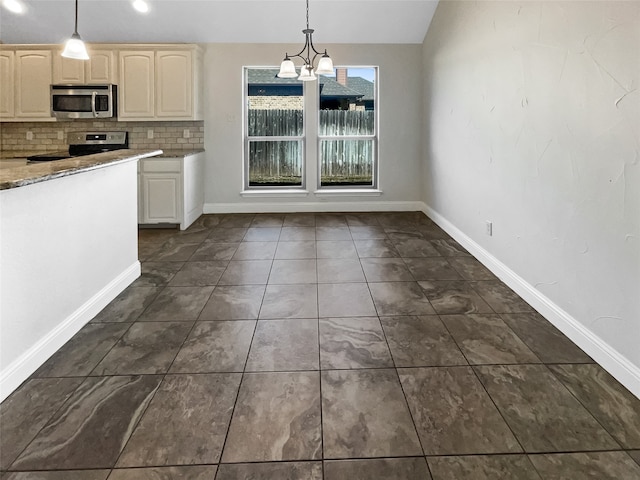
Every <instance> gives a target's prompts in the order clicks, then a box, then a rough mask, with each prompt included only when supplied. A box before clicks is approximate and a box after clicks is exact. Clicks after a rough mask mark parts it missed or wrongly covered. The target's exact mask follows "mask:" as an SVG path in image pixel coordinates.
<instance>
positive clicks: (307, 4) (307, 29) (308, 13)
mask: <svg viewBox="0 0 640 480" xmlns="http://www.w3.org/2000/svg"><path fill="white" fill-rule="evenodd" d="M308 29H309V0H307V30H308Z"/></svg>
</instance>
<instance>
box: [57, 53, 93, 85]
mask: <svg viewBox="0 0 640 480" xmlns="http://www.w3.org/2000/svg"><path fill="white" fill-rule="evenodd" d="M86 63H87V60H76V59H75V58H65V57H63V56H62V55H61V51H58V52H55V51H54V52H53V83H59V84H67V83H71V84H76V83H84V69H85V64H86Z"/></svg>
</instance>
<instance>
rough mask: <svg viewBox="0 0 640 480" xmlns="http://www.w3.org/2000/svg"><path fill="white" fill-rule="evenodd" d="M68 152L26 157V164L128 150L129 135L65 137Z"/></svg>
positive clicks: (105, 133)
mask: <svg viewBox="0 0 640 480" xmlns="http://www.w3.org/2000/svg"><path fill="white" fill-rule="evenodd" d="M67 143H68V144H69V150H67V151H61V152H47V153H42V154H40V155H32V156H30V157H27V162H29V163H36V162H51V161H54V160H64V159H65V158H73V157H80V156H83V155H91V154H93V153H102V152H111V151H113V150H121V149H123V148H129V134H128V133H127V132H77V133H70V134H69V135H68V136H67Z"/></svg>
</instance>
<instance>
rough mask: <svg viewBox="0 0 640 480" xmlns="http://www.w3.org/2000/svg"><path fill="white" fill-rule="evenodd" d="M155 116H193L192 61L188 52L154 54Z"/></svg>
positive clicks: (160, 52)
mask: <svg viewBox="0 0 640 480" xmlns="http://www.w3.org/2000/svg"><path fill="white" fill-rule="evenodd" d="M156 86H157V90H156V116H157V117H172V118H176V117H185V118H191V117H192V115H193V60H192V54H191V52H190V51H186V52H174V51H159V52H156Z"/></svg>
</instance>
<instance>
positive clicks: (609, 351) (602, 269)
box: [423, 1, 640, 396]
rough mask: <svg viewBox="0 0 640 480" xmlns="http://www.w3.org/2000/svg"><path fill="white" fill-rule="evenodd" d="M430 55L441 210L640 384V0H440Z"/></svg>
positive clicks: (556, 317) (430, 131)
mask: <svg viewBox="0 0 640 480" xmlns="http://www.w3.org/2000/svg"><path fill="white" fill-rule="evenodd" d="M423 68H424V111H425V118H424V145H423V148H424V165H423V185H424V192H423V195H424V197H423V198H424V199H425V201H426V203H427V205H428V207H429V209H430V211H431V212H432V214H433V215H434V216H435V217H437V218H438V220H439V221H440V222H441V223H442V224H444V225H446V226H447V227H448V228H449V229H450V230H451V231H453V232H455V233H457V235H458V236H459V237H460V238H461V239H462V240H463V241H465V242H466V243H467V244H469V245H471V246H472V247H473V248H476V250H477V251H478V252H480V254H481V256H484V259H485V260H486V261H488V262H489V263H491V262H493V263H494V266H496V265H497V266H500V268H502V269H503V273H504V272H507V273H508V275H506V276H508V277H510V281H511V284H512V285H513V286H515V287H516V288H517V289H519V290H520V291H521V292H525V294H526V296H528V298H529V299H533V300H532V301H534V303H536V304H537V305H538V306H539V307H540V308H541V309H542V310H544V312H543V313H545V314H546V315H547V316H548V317H550V320H552V321H554V323H556V324H557V325H558V326H559V327H560V328H561V329H563V330H564V331H565V333H567V334H569V335H570V336H571V337H572V338H573V339H574V340H576V341H577V343H578V344H579V345H581V346H582V347H583V348H585V349H587V351H588V353H590V354H591V355H592V356H594V357H596V360H598V361H599V362H600V363H602V364H603V365H604V366H605V368H608V369H609V370H610V371H611V372H612V373H614V374H615V375H616V376H617V377H618V378H619V379H620V380H621V381H623V383H625V384H626V385H627V387H628V388H630V389H631V390H632V391H634V392H635V394H636V395H638V396H640V254H639V251H640V165H639V161H640V143H639V142H640V90H638V88H639V87H640V3H638V2H624V1H623V2H600V1H596V2H574V1H570V2H545V3H539V2H529V1H523V2H515V1H514V2H488V1H483V2H465V1H451V2H450V1H446V2H440V4H439V6H438V9H437V11H436V15H435V17H434V19H433V21H432V24H431V28H430V30H429V32H428V33H427V36H426V38H425V41H424V44H423ZM486 220H490V221H493V231H494V234H493V236H492V237H489V236H487V235H485V233H484V229H485V221H486Z"/></svg>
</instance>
